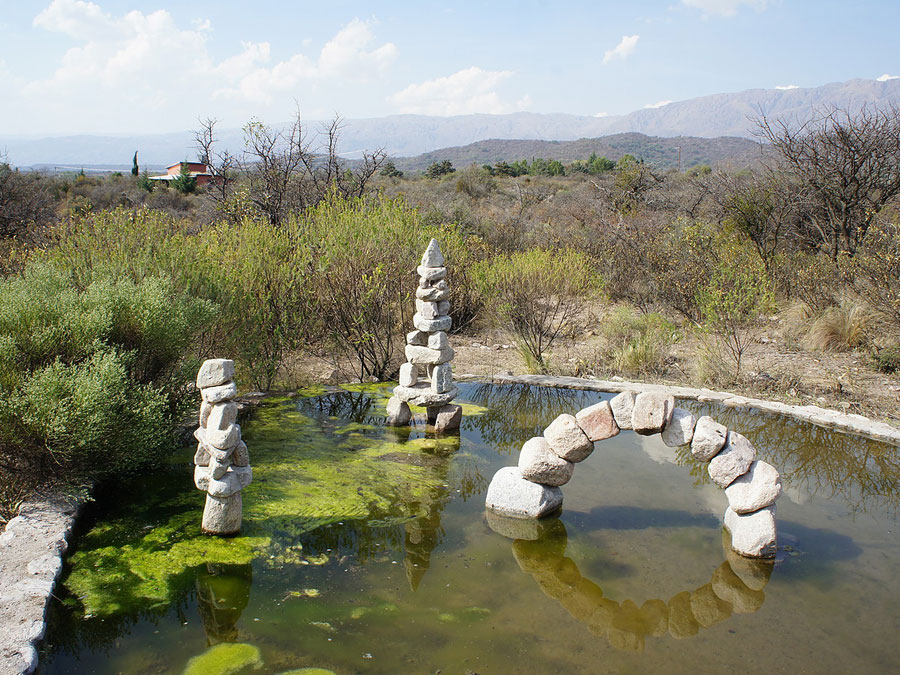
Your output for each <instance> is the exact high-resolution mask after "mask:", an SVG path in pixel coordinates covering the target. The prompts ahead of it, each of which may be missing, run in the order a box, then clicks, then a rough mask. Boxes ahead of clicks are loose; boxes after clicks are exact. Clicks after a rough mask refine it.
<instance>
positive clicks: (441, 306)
mask: <svg viewBox="0 0 900 675" xmlns="http://www.w3.org/2000/svg"><path fill="white" fill-rule="evenodd" d="M437 311H438V314H439V315H440V316H446V315H447V314H449V313H450V303H449V302H448V301H447V300H441V301H439V302H438V304H437Z"/></svg>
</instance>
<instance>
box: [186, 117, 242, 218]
mask: <svg viewBox="0 0 900 675" xmlns="http://www.w3.org/2000/svg"><path fill="white" fill-rule="evenodd" d="M216 124H218V120H217V119H215V118H213V117H207V118H206V119H201V120H200V129H199V130H198V131H196V132H194V147H195V148H196V149H197V158H198V159H199V160H200V162H201V163H202V164H205V165H206V170H207V171H208V172H209V173H211V174H212V176H213V179H212V180H211V181H210V183H209V184H210V186H211V187H210V189H209V190H208V191H207V194H208V195H209V196H210V197H211V198H212V199H213V200H214V201H215V202H217V203H219V204H222V203H223V202H225V201H226V200H227V199H228V196H229V189H230V187H231V183H232V181H233V179H234V173H235V171H236V169H237V168H238V158H237V157H235V156H234V155H232V154H231V152H229V151H228V149H224V150H220V149H219V147H218V139H217V138H216Z"/></svg>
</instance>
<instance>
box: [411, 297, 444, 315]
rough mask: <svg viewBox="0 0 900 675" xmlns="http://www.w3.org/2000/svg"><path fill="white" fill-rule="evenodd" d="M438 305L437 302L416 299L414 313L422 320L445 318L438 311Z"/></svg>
mask: <svg viewBox="0 0 900 675" xmlns="http://www.w3.org/2000/svg"><path fill="white" fill-rule="evenodd" d="M439 305H440V303H438V302H428V301H426V300H419V299H416V312H417V313H418V315H419V316H421V317H422V318H423V319H437V318H438V317H440V316H445V314H441V312H440V311H439V307H438V306H439Z"/></svg>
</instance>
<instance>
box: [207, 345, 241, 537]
mask: <svg viewBox="0 0 900 675" xmlns="http://www.w3.org/2000/svg"><path fill="white" fill-rule="evenodd" d="M197 388H198V389H200V393H201V395H202V397H203V402H202V403H201V404H200V427H199V428H198V429H197V430H196V431H195V432H194V437H195V438H196V439H197V442H198V444H197V452H196V454H195V455H194V485H196V486H197V489H198V490H203V491H204V492H206V507H205V508H204V509H203V523H202V526H201V529H202V531H203V533H204V534H218V535H231V534H237V533H238V532H239V531H240V529H241V511H242V508H243V501H242V499H241V490H243V489H244V488H245V487H247V486H248V485H250V481H251V480H252V479H253V471H252V470H251V469H250V455H249V454H248V452H247V445H246V444H245V443H244V441H242V440H241V427H240V426H239V425H238V424H237V413H238V406H237V403H235V402H234V401H233V400H232V399H234V397H235V396H237V387H236V386H235V384H234V361H231V360H230V359H208V360H206V361H204V362H203V365H202V366H200V372H198V373H197Z"/></svg>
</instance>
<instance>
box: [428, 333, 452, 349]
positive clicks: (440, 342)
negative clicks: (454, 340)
mask: <svg viewBox="0 0 900 675" xmlns="http://www.w3.org/2000/svg"><path fill="white" fill-rule="evenodd" d="M449 346H450V340H449V339H448V338H447V333H445V332H444V331H442V330H441V331H438V332H437V333H432V334H431V335H429V336H428V348H429V349H446V348H447V347H449Z"/></svg>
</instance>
